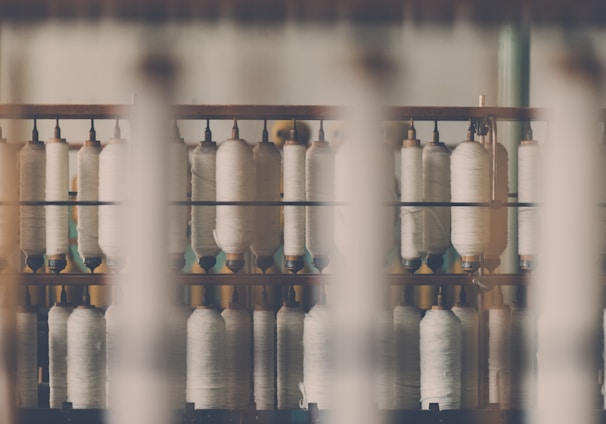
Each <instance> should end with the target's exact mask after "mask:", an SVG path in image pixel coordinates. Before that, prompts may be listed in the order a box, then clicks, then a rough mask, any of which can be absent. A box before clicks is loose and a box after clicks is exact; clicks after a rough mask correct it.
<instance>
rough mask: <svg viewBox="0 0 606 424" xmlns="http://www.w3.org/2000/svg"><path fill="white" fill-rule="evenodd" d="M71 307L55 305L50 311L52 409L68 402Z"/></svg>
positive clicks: (49, 380)
mask: <svg viewBox="0 0 606 424" xmlns="http://www.w3.org/2000/svg"><path fill="white" fill-rule="evenodd" d="M71 312H72V308H71V307H70V306H61V305H53V307H52V308H50V310H49V311H48V385H49V387H50V396H49V404H50V407H51V408H61V407H62V406H63V402H67V319H68V318H69V314H70V313H71Z"/></svg>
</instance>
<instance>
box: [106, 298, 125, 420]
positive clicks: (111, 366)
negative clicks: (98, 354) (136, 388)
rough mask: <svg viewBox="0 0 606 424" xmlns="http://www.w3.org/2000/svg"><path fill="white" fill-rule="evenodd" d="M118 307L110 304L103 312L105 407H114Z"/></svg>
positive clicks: (118, 321)
mask: <svg viewBox="0 0 606 424" xmlns="http://www.w3.org/2000/svg"><path fill="white" fill-rule="evenodd" d="M121 312H122V309H121V307H120V306H118V305H116V304H115V303H112V304H111V305H109V307H108V308H107V310H106V311H105V365H106V367H105V398H106V403H107V407H108V408H110V407H112V406H113V405H114V403H115V401H114V399H113V396H114V383H113V380H114V370H115V369H116V365H115V362H116V350H117V347H116V346H117V344H118V343H117V340H118V339H119V335H118V332H119V329H120V326H121V319H120V314H121Z"/></svg>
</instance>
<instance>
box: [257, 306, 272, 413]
mask: <svg viewBox="0 0 606 424" xmlns="http://www.w3.org/2000/svg"><path fill="white" fill-rule="evenodd" d="M275 342H276V317H275V316H274V311H273V310H255V311H253V343H254V345H253V358H254V366H253V382H254V389H253V393H254V395H255V405H256V408H257V410H267V409H274V398H275V395H276V390H275V387H276V386H275V384H274V382H275V376H276V352H275V347H274V346H275Z"/></svg>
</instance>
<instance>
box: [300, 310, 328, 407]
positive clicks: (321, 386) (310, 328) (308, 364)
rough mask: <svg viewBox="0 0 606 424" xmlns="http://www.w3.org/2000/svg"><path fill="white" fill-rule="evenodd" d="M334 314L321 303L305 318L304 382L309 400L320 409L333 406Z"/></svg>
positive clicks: (308, 401)
mask: <svg viewBox="0 0 606 424" xmlns="http://www.w3.org/2000/svg"><path fill="white" fill-rule="evenodd" d="M334 318H335V317H334V313H333V310H332V308H331V307H330V306H328V305H321V304H317V305H314V306H313V307H312V308H311V309H310V311H309V312H308V313H307V314H305V319H304V321H303V382H304V384H305V395H306V398H307V403H308V404H309V403H316V404H317V405H318V409H330V408H331V407H332V406H333V397H334V392H333V390H332V387H333V385H332V380H333V374H334V360H333V355H334V350H333V347H334V336H335V334H334V330H333V326H334Z"/></svg>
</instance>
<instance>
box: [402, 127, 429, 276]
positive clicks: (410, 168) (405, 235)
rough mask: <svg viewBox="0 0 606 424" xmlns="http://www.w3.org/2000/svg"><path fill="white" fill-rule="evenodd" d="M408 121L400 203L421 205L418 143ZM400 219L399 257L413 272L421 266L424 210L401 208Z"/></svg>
mask: <svg viewBox="0 0 606 424" xmlns="http://www.w3.org/2000/svg"><path fill="white" fill-rule="evenodd" d="M416 137H417V134H416V131H415V128H414V124H413V123H412V121H411V126H410V129H409V130H408V139H406V140H404V141H403V142H402V149H401V152H402V154H401V161H402V162H401V183H400V184H401V196H400V198H401V201H402V202H420V201H422V200H423V160H422V150H421V142H420V141H419V140H418V139H417V138H416ZM400 219H401V227H400V229H401V236H400V242H401V256H402V264H403V265H404V268H405V269H406V270H407V271H409V272H415V271H416V270H417V269H418V268H419V267H420V266H421V256H422V255H423V253H422V252H423V250H424V247H423V208H421V207H419V206H403V207H402V208H400Z"/></svg>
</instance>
